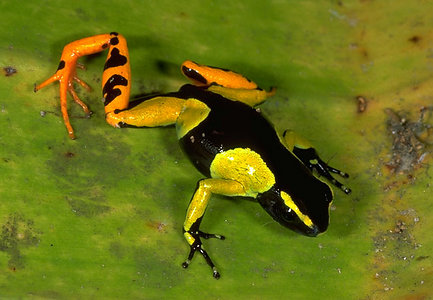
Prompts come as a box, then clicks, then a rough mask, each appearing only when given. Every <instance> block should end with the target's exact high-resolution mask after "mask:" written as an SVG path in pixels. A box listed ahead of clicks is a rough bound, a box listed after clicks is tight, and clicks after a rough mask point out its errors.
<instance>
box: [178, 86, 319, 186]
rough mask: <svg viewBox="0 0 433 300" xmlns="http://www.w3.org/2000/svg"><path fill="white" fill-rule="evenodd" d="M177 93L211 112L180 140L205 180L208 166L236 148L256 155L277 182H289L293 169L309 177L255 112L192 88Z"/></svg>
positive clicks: (239, 103) (208, 173)
mask: <svg viewBox="0 0 433 300" xmlns="http://www.w3.org/2000/svg"><path fill="white" fill-rule="evenodd" d="M180 93H182V97H184V98H195V99H199V100H200V101H201V102H203V103H205V104H206V105H207V106H208V107H209V108H210V111H209V114H208V115H207V117H206V118H205V119H204V120H203V121H202V122H201V123H200V124H198V125H197V126H196V127H194V128H192V129H191V130H190V131H189V132H187V133H186V134H185V135H184V136H183V137H182V138H181V139H180V144H181V147H182V148H183V150H184V151H185V153H186V154H187V155H188V157H189V158H190V160H191V161H192V163H193V164H194V165H195V166H196V168H197V169H198V170H199V171H200V172H201V173H203V174H204V175H205V176H208V177H210V165H211V163H212V161H213V160H214V158H215V156H216V155H217V154H218V153H221V152H223V151H227V150H231V149H236V148H243V149H246V148H248V149H251V150H253V151H254V152H256V153H258V154H259V155H260V156H261V158H262V159H263V160H264V162H265V163H266V164H267V165H268V167H269V168H270V169H271V171H272V172H273V173H274V174H275V175H277V176H276V177H277V178H286V179H288V180H292V178H288V176H289V177H292V176H293V175H291V174H293V172H291V171H293V169H301V173H305V174H306V175H304V176H312V175H311V172H309V170H308V169H307V168H306V167H305V166H304V165H303V164H302V162H301V161H299V160H298V159H297V158H296V157H295V156H294V155H293V154H292V153H291V152H290V151H289V150H287V149H286V147H285V146H284V145H283V144H282V143H281V141H280V139H279V137H278V135H277V133H276V132H275V129H274V127H273V125H272V124H271V123H270V122H269V121H268V120H267V119H266V118H265V117H264V116H263V115H262V114H261V113H260V112H258V111H257V110H256V109H254V108H252V107H250V106H248V105H246V104H244V103H241V102H238V101H232V100H228V99H226V98H224V97H222V96H220V95H218V94H215V93H212V92H208V91H206V90H203V89H198V88H197V87H194V86H189V85H187V86H184V87H182V89H181V90H180ZM286 173H287V174H286ZM297 176H301V177H302V176H303V175H302V174H297ZM293 180H294V181H296V179H295V178H293Z"/></svg>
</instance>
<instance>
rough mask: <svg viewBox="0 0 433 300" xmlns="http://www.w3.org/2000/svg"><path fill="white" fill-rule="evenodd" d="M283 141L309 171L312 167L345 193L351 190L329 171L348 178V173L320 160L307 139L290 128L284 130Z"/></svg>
mask: <svg viewBox="0 0 433 300" xmlns="http://www.w3.org/2000/svg"><path fill="white" fill-rule="evenodd" d="M283 141H284V144H285V146H286V147H287V148H288V149H289V150H290V151H292V152H293V153H294V154H295V155H296V157H298V158H299V159H300V160H301V161H302V162H303V163H304V165H306V166H307V167H308V168H309V169H310V170H311V171H312V170H313V169H314V170H316V171H317V173H318V174H319V175H321V176H323V177H325V178H326V179H328V180H329V181H330V182H332V184H333V185H335V186H336V187H338V188H339V189H340V190H342V191H343V192H345V193H346V194H350V192H351V190H350V189H349V188H348V187H346V186H345V185H343V184H342V183H341V182H339V181H338V180H336V179H335V178H334V177H332V175H331V173H334V174H338V175H340V176H341V177H344V178H348V177H349V174H347V173H344V172H342V171H340V170H338V169H335V168H333V167H331V166H329V165H328V164H327V163H325V162H324V161H323V160H321V159H320V157H319V155H318V154H317V152H316V150H315V149H314V148H313V146H312V145H311V143H310V142H309V141H307V140H306V139H304V138H303V137H300V136H299V135H297V134H296V133H295V132H294V131H292V130H286V131H284V133H283Z"/></svg>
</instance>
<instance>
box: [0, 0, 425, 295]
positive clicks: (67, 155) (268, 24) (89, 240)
mask: <svg viewBox="0 0 433 300" xmlns="http://www.w3.org/2000/svg"><path fill="white" fill-rule="evenodd" d="M432 11H433V6H432V4H431V3H430V2H427V1H421V0H419V1H404V2H399V3H398V4H397V3H395V1H380V3H379V2H376V1H322V2H320V3H318V2H317V1H301V2H300V1H286V2H284V1H283V2H282V1H267V2H262V1H248V2H247V1H245V2H243V1H238V2H231V1H218V2H216V1H215V2H208V3H205V4H204V3H202V2H200V1H192V2H191V1H185V2H184V1H177V2H172V1H158V2H153V1H146V2H142V3H140V4H138V3H136V2H128V1H123V2H121V3H117V2H111V1H106V2H104V5H101V3H100V2H96V1H88V2H86V3H79V2H72V3H69V4H68V5H66V4H65V3H64V2H62V1H58V2H53V1H36V2H33V3H24V2H23V3H20V5H16V4H14V3H12V2H10V3H9V2H4V3H0V15H1V17H2V18H1V19H2V22H3V26H2V28H4V29H5V28H6V29H7V30H2V31H1V33H0V37H1V42H0V67H1V68H2V69H3V68H5V67H13V68H14V69H15V70H16V73H12V74H11V75H10V76H6V73H2V74H1V76H0V225H1V230H0V296H3V297H13V298H19V297H25V298H27V297H32V296H33V297H36V298H38V297H40V298H72V297H74V298H76V297H81V298H95V297H96V298H147V299H149V298H151V299H152V298H161V297H166V298H174V297H177V298H179V297H180V298H191V297H198V296H200V297H205V298H211V299H230V298H238V297H242V298H246V297H249V298H254V299H263V298H276V297H280V298H282V297H284V298H292V299H312V298H315V297H317V296H318V295H320V296H321V298H322V299H396V298H397V299H399V298H400V299H403V298H404V299H412V298H413V299H425V298H426V299H428V298H431V297H432V292H431V289H430V288H429V287H430V286H432V284H433V283H432V279H431V278H432V273H433V266H432V257H431V253H432V249H433V238H432V235H431V230H432V229H433V221H432V220H433V218H432V211H433V209H432V208H433V207H432V206H433V205H432V201H431V196H430V195H431V192H432V187H431V184H430V182H431V178H432V175H433V174H432V171H431V168H430V166H431V143H432V132H431V131H432V130H431V128H429V124H433V118H432V117H431V109H430V108H429V107H430V106H431V105H432V104H433V96H432V95H433V80H432V79H431V78H432V75H433V32H432V30H431V28H433V21H432V19H431V12H432ZM111 31H118V32H121V33H122V34H123V35H124V36H125V37H126V38H127V40H128V45H129V47H130V55H131V61H132V66H131V67H132V73H133V74H132V76H133V79H132V80H133V94H140V93H150V92H168V91H173V90H176V89H178V88H179V87H180V86H181V85H182V84H183V83H186V81H185V79H184V78H182V76H181V75H180V72H179V71H178V66H179V64H180V63H181V62H182V61H183V60H185V59H193V60H195V61H198V62H201V63H204V64H209V65H215V66H220V67H225V68H230V69H234V70H236V71H238V72H241V73H243V74H246V75H247V76H248V77H249V78H251V79H253V80H254V81H256V82H258V83H259V85H260V86H262V87H263V88H269V87H270V86H276V87H277V88H278V91H277V95H276V96H275V97H273V98H272V99H270V100H269V101H267V102H266V103H265V104H263V105H262V106H261V108H262V110H263V111H264V112H265V114H266V115H267V116H268V117H269V118H270V119H271V120H273V121H274V123H275V124H276V126H277V127H279V128H281V129H286V128H291V129H294V130H296V131H297V132H298V133H300V134H302V135H303V136H305V137H307V138H308V139H310V140H311V141H312V142H313V143H314V145H315V146H316V148H317V149H318V150H319V152H320V154H321V156H322V157H323V158H324V159H325V160H330V161H331V162H332V165H335V166H336V167H338V168H340V169H342V170H344V171H347V172H348V173H349V174H350V175H351V178H350V179H349V180H347V181H346V183H347V185H348V186H350V187H351V188H352V190H353V193H352V194H351V195H350V196H346V195H344V194H343V193H342V192H340V191H335V201H334V206H333V208H332V211H331V225H330V227H329V229H328V231H327V232H326V233H325V234H323V235H321V236H319V237H318V238H307V237H304V236H300V235H298V234H296V233H293V232H291V231H288V230H287V229H285V228H282V227H281V226H279V225H278V224H277V223H275V222H273V221H272V219H271V218H270V217H269V216H268V215H267V214H266V213H265V211H264V210H262V208H261V207H260V206H259V205H258V204H257V203H254V202H253V201H248V200H246V199H230V198H225V197H218V196H214V197H213V198H212V201H211V203H210V206H209V208H208V211H207V213H206V217H205V219H204V221H203V226H202V229H203V230H205V231H208V232H215V233H222V234H224V235H225V236H226V237H227V239H226V240H225V241H218V240H209V241H205V247H206V249H207V250H208V251H209V253H210V254H211V255H212V257H213V259H214V261H215V262H216V264H217V266H218V268H219V270H220V272H221V274H222V277H221V279H220V280H218V281H216V280H214V279H213V278H212V276H211V272H210V270H209V268H208V267H207V266H206V264H205V262H204V260H203V259H202V258H201V257H196V258H195V259H194V260H193V262H192V264H191V266H190V268H189V269H188V270H184V269H182V268H181V263H182V262H183V261H184V259H185V258H186V255H187V253H188V246H187V245H186V243H185V241H184V240H183V236H182V231H181V227H182V223H183V219H184V216H185V210H186V207H187V204H188V201H189V199H190V197H191V195H192V193H193V191H194V188H195V186H196V182H197V180H198V179H200V178H201V175H200V174H199V173H198V172H197V171H196V170H195V169H194V168H193V167H192V166H191V165H190V164H189V162H188V161H187V159H186V157H184V155H183V154H182V153H181V151H180V149H179V147H178V145H177V140H176V135H175V131H174V129H173V128H162V129H145V130H137V129H135V130H134V129H122V130H115V129H113V128H111V127H110V126H108V125H107V124H106V123H105V121H104V112H103V105H102V104H101V103H100V99H101V94H100V89H99V86H100V74H101V71H102V66H103V62H104V59H105V54H104V55H100V56H94V57H92V58H85V59H83V60H82V62H83V63H84V64H85V65H86V66H87V71H85V72H84V71H81V72H80V75H81V76H82V78H83V79H84V80H86V81H87V82H89V83H90V84H91V85H92V87H93V88H94V92H92V93H90V94H89V93H85V91H80V96H81V97H82V99H83V100H84V101H85V102H86V103H88V104H89V106H90V108H91V109H92V110H93V112H94V114H93V116H92V118H91V119H85V118H83V113H82V112H81V111H80V110H79V108H78V107H76V105H72V104H71V105H70V115H71V120H72V125H73V126H74V129H75V132H76V135H77V138H78V139H77V140H75V141H72V140H70V139H69V138H68V136H67V134H66V130H65V128H64V125H63V122H62V119H61V116H60V108H59V103H58V88H57V85H52V86H50V87H48V88H46V89H44V90H41V91H40V92H38V93H37V94H34V93H33V85H34V83H36V82H41V81H42V80H43V79H45V78H46V77H48V76H50V75H51V74H52V73H53V72H54V71H55V69H56V68H57V65H58V59H59V57H60V54H61V49H62V47H63V46H64V45H65V44H66V43H68V42H70V41H72V40H75V39H79V38H82V37H85V36H89V35H93V34H99V33H105V32H111ZM7 71H9V72H10V71H11V69H7ZM3 72H6V71H5V70H3ZM357 96H362V97H363V98H364V99H366V101H367V107H366V109H365V110H364V111H363V112H358V109H359V104H358V102H357V100H356V97H357ZM422 107H427V108H426V109H425V110H424V118H423V119H422V120H421V119H420V110H421V108H422ZM387 108H389V110H387ZM361 110H362V109H361ZM41 111H42V112H44V113H42V115H44V116H43V117H42V115H41Z"/></svg>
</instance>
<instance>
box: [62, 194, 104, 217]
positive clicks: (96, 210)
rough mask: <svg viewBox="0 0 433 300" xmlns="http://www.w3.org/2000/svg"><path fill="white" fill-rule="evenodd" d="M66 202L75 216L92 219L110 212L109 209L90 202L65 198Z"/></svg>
mask: <svg viewBox="0 0 433 300" xmlns="http://www.w3.org/2000/svg"><path fill="white" fill-rule="evenodd" d="M66 201H67V202H68V204H69V206H70V207H71V209H72V212H74V213H75V214H76V215H77V216H80V217H88V218H90V217H94V216H98V215H101V214H103V213H106V212H108V211H110V210H111V207H109V206H107V205H103V204H98V203H95V201H92V200H89V201H87V200H81V199H79V198H76V197H74V198H71V197H66Z"/></svg>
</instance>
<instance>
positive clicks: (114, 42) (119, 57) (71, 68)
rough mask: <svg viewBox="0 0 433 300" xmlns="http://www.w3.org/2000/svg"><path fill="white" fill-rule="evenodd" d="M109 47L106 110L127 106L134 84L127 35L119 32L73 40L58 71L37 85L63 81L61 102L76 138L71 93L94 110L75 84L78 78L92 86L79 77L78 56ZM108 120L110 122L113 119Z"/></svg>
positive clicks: (105, 91) (41, 85) (84, 84)
mask: <svg viewBox="0 0 433 300" xmlns="http://www.w3.org/2000/svg"><path fill="white" fill-rule="evenodd" d="M107 48H108V56H107V60H106V62H105V66H104V72H103V75H102V89H103V96H104V105H105V112H106V113H107V114H108V113H110V112H112V111H114V110H116V109H119V110H122V109H125V108H127V107H128V103H129V93H130V88H131V84H130V82H131V81H130V77H131V71H130V67H129V54H128V47H127V45H126V40H125V38H124V37H123V36H122V35H120V34H118V33H116V32H112V33H110V34H101V35H95V36H91V37H87V38H84V39H81V40H77V41H74V42H72V43H69V44H68V45H66V46H65V47H64V49H63V52H62V56H61V58H60V63H59V67H58V68H57V71H56V73H55V74H54V75H53V76H51V77H50V78H48V79H47V80H45V81H44V82H42V83H41V84H39V85H37V86H35V92H36V91H38V90H40V89H41V88H43V87H45V86H47V85H49V84H50V83H52V82H54V81H59V82H60V106H61V110H62V115H63V120H64V123H65V125H66V128H67V130H68V133H69V137H70V138H72V139H74V138H75V135H74V131H73V129H72V126H71V123H70V121H69V116H68V109H67V93H68V92H69V93H70V94H71V95H72V97H73V99H74V100H75V102H77V103H78V104H79V105H81V107H82V108H83V110H84V112H85V113H86V114H90V111H89V109H88V107H87V106H86V105H85V104H84V103H83V102H82V101H81V100H80V99H79V98H78V96H77V94H76V92H75V90H74V86H73V82H74V81H75V82H77V83H79V84H80V85H81V86H83V87H85V88H87V89H89V87H88V85H87V84H86V83H85V82H83V81H82V80H80V79H79V78H78V77H77V74H76V67H77V60H78V58H80V57H81V56H86V55H90V54H94V53H97V52H100V51H103V50H105V49H107ZM78 66H79V65H78ZM107 121H108V123H110V120H109V119H107ZM110 124H112V123H110Z"/></svg>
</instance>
